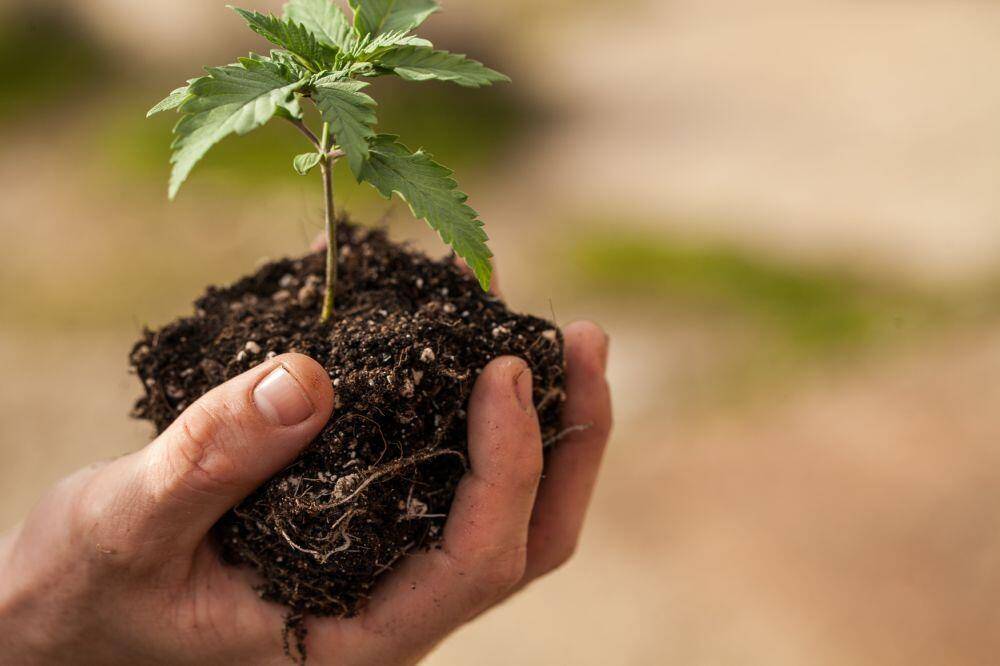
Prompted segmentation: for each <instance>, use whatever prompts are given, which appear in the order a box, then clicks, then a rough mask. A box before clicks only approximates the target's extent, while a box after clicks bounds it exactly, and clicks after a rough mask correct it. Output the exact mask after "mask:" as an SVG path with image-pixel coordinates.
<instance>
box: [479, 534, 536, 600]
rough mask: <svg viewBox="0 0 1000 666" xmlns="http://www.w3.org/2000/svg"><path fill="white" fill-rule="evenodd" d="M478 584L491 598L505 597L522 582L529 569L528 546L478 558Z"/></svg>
mask: <svg viewBox="0 0 1000 666" xmlns="http://www.w3.org/2000/svg"><path fill="white" fill-rule="evenodd" d="M475 567H476V571H477V583H478V586H479V588H480V589H481V590H483V592H484V593H486V594H487V595H489V596H491V597H499V596H503V595H504V594H506V593H507V592H509V591H510V590H512V589H513V588H514V587H515V586H517V584H518V583H520V582H521V580H522V579H523V578H524V575H525V573H526V571H527V568H528V556H527V548H526V546H518V547H517V548H513V549H507V550H503V551H500V552H496V553H486V554H483V555H480V556H479V557H478V558H477V561H476V564H475Z"/></svg>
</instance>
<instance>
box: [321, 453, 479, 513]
mask: <svg viewBox="0 0 1000 666" xmlns="http://www.w3.org/2000/svg"><path fill="white" fill-rule="evenodd" d="M444 456H455V457H457V458H459V459H461V461H462V463H463V464H466V460H465V456H464V455H462V454H461V453H459V452H458V451H452V450H451V449H445V450H443V451H422V452H421V453H418V454H416V455H413V456H410V457H409V458H400V459H399V460H394V461H393V462H391V463H388V464H386V465H382V466H381V467H376V468H374V469H371V470H368V471H367V476H365V478H364V480H362V481H361V482H360V483H358V485H357V487H356V488H355V489H354V490H353V491H352V492H351V493H350V494H348V495H347V496H346V497H343V498H341V499H337V500H334V501H332V502H327V503H326V504H317V505H316V506H314V507H313V509H314V510H315V511H329V510H331V509H336V508H337V507H341V506H343V505H345V504H347V503H349V502H352V501H354V499H355V498H357V497H358V495H360V494H361V493H362V492H364V490H365V488H367V487H368V486H370V485H371V484H373V483H375V482H376V481H378V480H379V479H381V478H384V477H387V476H388V477H392V476H398V475H399V474H400V473H401V472H402V471H403V470H405V469H407V468H409V467H415V466H416V465H419V464H420V463H424V462H427V461H428V460H434V459H435V458H441V457H444ZM466 466H467V464H466Z"/></svg>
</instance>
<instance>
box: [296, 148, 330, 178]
mask: <svg viewBox="0 0 1000 666" xmlns="http://www.w3.org/2000/svg"><path fill="white" fill-rule="evenodd" d="M322 159H323V156H322V155H320V154H319V153H305V154H303V155H297V156H296V157H295V159H294V160H293V161H292V166H293V167H294V168H295V171H296V172H298V174H299V175H300V176H308V175H309V172H310V171H312V170H313V169H315V168H316V167H317V166H319V163H320V160H322Z"/></svg>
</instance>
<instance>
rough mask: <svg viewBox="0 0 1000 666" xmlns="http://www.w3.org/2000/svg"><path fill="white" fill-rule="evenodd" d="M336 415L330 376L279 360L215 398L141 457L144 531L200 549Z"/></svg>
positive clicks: (295, 359) (300, 362) (297, 359)
mask: <svg viewBox="0 0 1000 666" xmlns="http://www.w3.org/2000/svg"><path fill="white" fill-rule="evenodd" d="M332 411H333V387H332V385H331V382H330V377H329V375H328V374H327V372H326V370H324V369H323V367H322V366H321V365H320V364H319V363H317V362H316V361H314V360H312V359H311V358H309V357H307V356H302V355H299V354H288V355H285V356H279V357H277V358H275V359H273V360H272V361H270V362H268V363H265V364H263V365H261V366H259V367H257V368H254V369H253V370H250V371H249V372H247V373H246V374H244V375H241V376H239V377H236V378H235V379H233V380H231V381H229V382H227V383H226V384H223V385H222V386H219V387H218V388H216V389H214V390H212V391H211V392H209V393H208V394H206V395H205V396H204V397H202V398H201V399H200V400H198V401H197V402H196V403H194V404H193V405H191V407H189V408H188V409H187V410H186V411H185V412H184V413H183V414H181V416H180V417H179V418H178V419H177V420H176V421H175V422H174V423H173V424H172V425H171V426H170V427H169V428H168V429H167V430H166V431H165V432H164V433H163V434H162V435H161V436H160V437H159V438H158V439H157V440H156V441H154V442H153V443H152V444H150V445H149V446H148V447H147V448H146V449H144V450H143V451H142V452H140V454H139V456H138V458H139V460H138V473H137V475H136V477H137V482H138V483H139V484H141V485H142V486H143V487H142V490H141V491H140V494H141V495H144V496H145V498H144V499H146V500H147V501H144V502H142V506H144V507H146V509H145V511H142V513H144V514H145V515H142V516H139V517H138V518H139V520H138V521H137V522H139V523H141V525H137V527H139V530H138V531H141V532H146V533H147V534H155V535H156V536H158V537H159V538H158V539H156V540H157V541H162V540H163V538H164V537H165V536H167V535H171V536H172V537H173V539H174V540H179V541H180V542H181V543H179V544H178V545H181V546H182V547H188V546H196V545H197V544H198V543H199V542H200V541H201V540H202V539H203V538H204V536H205V535H206V534H207V533H208V531H209V530H210V529H211V528H212V526H213V525H214V524H215V523H216V522H217V521H218V520H219V518H221V517H222V515H223V514H225V512H226V511H228V510H229V509H231V508H232V507H233V506H235V505H236V504H238V503H239V502H240V501H242V500H243V499H244V498H246V497H247V496H248V495H250V494H251V493H252V492H253V491H254V490H255V489H256V488H258V487H259V486H261V485H262V484H263V483H264V482H265V481H267V479H269V478H270V477H272V476H273V475H274V474H276V473H278V472H279V471H281V470H282V469H283V468H284V467H286V466H287V465H288V464H290V463H291V462H292V461H293V460H295V458H296V457H297V456H298V455H299V453H301V452H302V450H303V449H305V447H306V446H308V445H309V443H310V442H311V441H312V440H313V439H314V438H315V437H316V435H318V434H319V432H320V431H321V430H322V429H323V426H325V425H326V423H327V421H328V420H329V418H330V414H331V412H332Z"/></svg>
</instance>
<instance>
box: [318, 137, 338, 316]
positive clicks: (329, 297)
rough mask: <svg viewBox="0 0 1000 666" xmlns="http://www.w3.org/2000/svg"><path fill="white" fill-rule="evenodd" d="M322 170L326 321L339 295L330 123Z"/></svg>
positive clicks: (323, 147)
mask: <svg viewBox="0 0 1000 666" xmlns="http://www.w3.org/2000/svg"><path fill="white" fill-rule="evenodd" d="M320 152H321V153H323V159H322V161H321V162H320V164H319V166H320V172H321V173H322V175H323V194H324V195H325V199H326V297H325V298H324V299H323V314H322V315H321V316H320V321H321V322H322V323H324V324H325V323H326V322H328V321H330V318H331V317H333V312H334V301H335V299H336V296H337V220H336V211H335V210H334V203H333V162H334V159H332V158H331V157H330V123H323V139H322V141H320Z"/></svg>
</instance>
